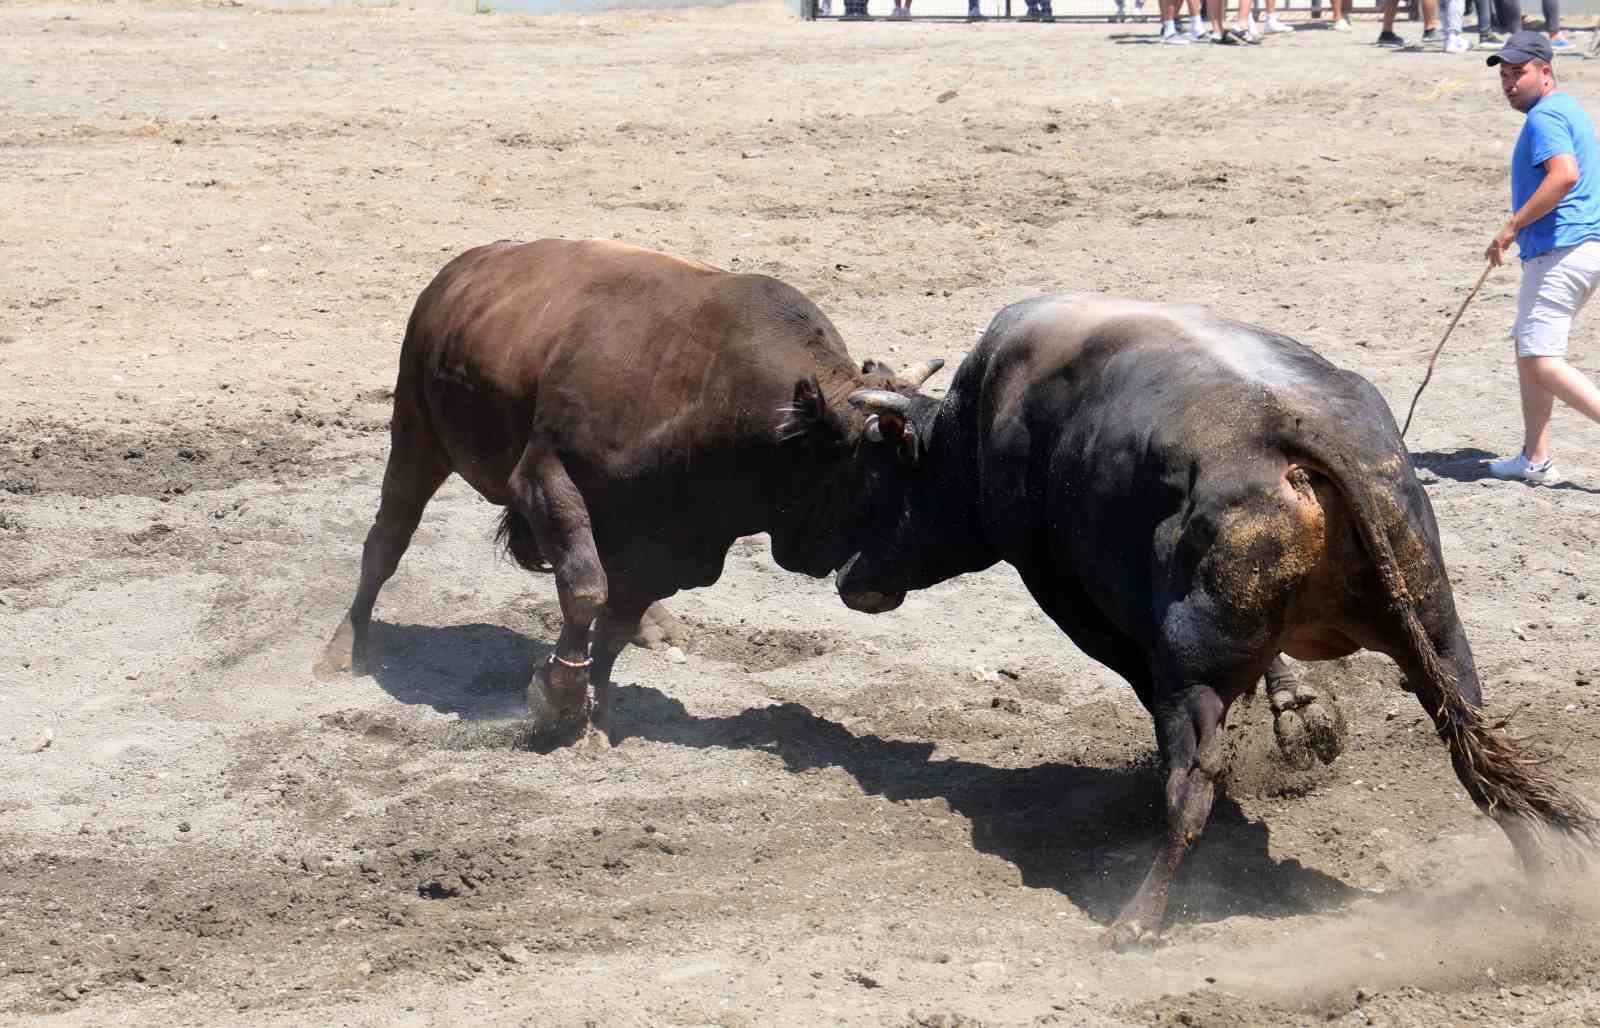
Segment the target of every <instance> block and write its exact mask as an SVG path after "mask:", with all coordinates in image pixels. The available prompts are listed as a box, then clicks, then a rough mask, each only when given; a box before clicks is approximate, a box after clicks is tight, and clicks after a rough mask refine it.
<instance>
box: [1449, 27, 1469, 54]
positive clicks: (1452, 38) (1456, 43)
mask: <svg viewBox="0 0 1600 1028" xmlns="http://www.w3.org/2000/svg"><path fill="white" fill-rule="evenodd" d="M1471 49H1472V44H1471V43H1469V42H1467V37H1466V36H1463V35H1462V34H1461V33H1459V32H1450V33H1446V34H1445V37H1444V52H1445V53H1447V54H1464V53H1467V52H1469V51H1470V50H1471Z"/></svg>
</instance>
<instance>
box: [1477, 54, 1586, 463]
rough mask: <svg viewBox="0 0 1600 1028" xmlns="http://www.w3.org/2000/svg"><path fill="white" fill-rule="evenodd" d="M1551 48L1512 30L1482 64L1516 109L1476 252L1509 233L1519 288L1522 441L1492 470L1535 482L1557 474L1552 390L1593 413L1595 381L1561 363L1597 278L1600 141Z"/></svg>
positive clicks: (1515, 328)
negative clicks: (1492, 209)
mask: <svg viewBox="0 0 1600 1028" xmlns="http://www.w3.org/2000/svg"><path fill="white" fill-rule="evenodd" d="M1552 57H1553V53H1552V51H1551V49H1550V41H1549V40H1548V39H1546V38H1545V36H1544V34H1543V33H1542V32H1514V33H1512V34H1511V38H1510V39H1509V40H1507V41H1506V44H1505V46H1503V47H1501V48H1500V50H1499V52H1498V53H1496V54H1495V55H1494V56H1492V57H1490V58H1489V66H1490V67H1494V66H1495V65H1499V66H1500V89H1501V91H1502V92H1503V93H1505V97H1506V101H1507V102H1508V103H1509V104H1511V106H1512V107H1513V108H1515V109H1516V110H1518V111H1521V112H1522V113H1523V115H1524V116H1525V120H1524V121H1523V123H1522V132H1521V133H1520V134H1519V135H1518V136H1517V145H1516V148H1515V149H1514V150H1513V151H1512V153H1511V204H1512V209H1513V211H1514V213H1513V214H1512V215H1511V220H1510V221H1507V222H1506V223H1505V225H1504V226H1503V227H1502V228H1501V229H1500V231H1499V232H1496V233H1495V236H1494V239H1493V241H1492V242H1490V243H1489V249H1488V250H1487V251H1486V254H1485V256H1487V257H1488V259H1489V262H1490V263H1491V264H1494V265H1495V266H1497V267H1498V266H1499V265H1500V263H1501V262H1502V261H1504V259H1505V253H1506V248H1507V247H1509V246H1510V245H1511V243H1512V241H1513V240H1515V242H1516V244H1517V253H1518V256H1520V257H1521V258H1522V288H1521V289H1520V290H1519V291H1518V293H1517V319H1516V322H1515V323H1514V324H1513V325H1512V328H1511V337H1512V338H1513V339H1514V340H1516V344H1517V385H1518V389H1519V391H1520V393H1521V395H1522V432H1523V434H1522V450H1521V452H1519V453H1518V454H1517V455H1516V456H1514V457H1501V458H1499V459H1497V460H1491V461H1490V462H1489V473H1490V474H1492V475H1494V476H1495V477H1496V478H1520V479H1522V480H1523V481H1525V482H1531V483H1533V484H1535V485H1553V484H1555V483H1556V482H1559V481H1561V476H1560V475H1559V474H1558V473H1557V472H1556V467H1555V463H1554V461H1552V460H1551V458H1550V414H1551V411H1552V409H1553V408H1554V405H1555V400H1556V399H1557V398H1559V399H1561V400H1563V401H1564V402H1566V403H1567V404H1569V405H1570V406H1572V407H1574V408H1576V409H1577V410H1579V411H1580V412H1582V413H1584V414H1587V415H1588V416H1589V417H1590V418H1593V419H1594V420H1595V421H1600V388H1596V387H1595V384H1594V383H1593V382H1591V381H1589V379H1588V377H1587V376H1585V375H1584V374H1583V372H1581V371H1579V370H1578V369H1577V368H1574V367H1573V366H1572V365H1570V364H1568V363H1567V361H1566V354H1567V337H1568V335H1570V334H1571V332H1572V319H1573V317H1574V316H1575V315H1576V314H1577V313H1578V312H1579V311H1580V310H1582V309H1583V305H1584V304H1585V303H1587V302H1588V301H1589V297H1590V296H1591V295H1593V293H1594V288H1595V285H1596V284H1597V283H1600V147H1597V146H1596V144H1595V135H1594V122H1592V121H1590V120H1589V115H1588V114H1587V113H1585V111H1584V109H1583V108H1582V107H1581V106H1579V104H1578V101H1576V100H1574V99H1573V98H1572V97H1571V96H1569V95H1568V94H1566V93H1563V92H1560V91H1559V90H1558V89H1557V88H1556V76H1555V69H1554V68H1552V67H1551V66H1550V61H1551V58H1552Z"/></svg>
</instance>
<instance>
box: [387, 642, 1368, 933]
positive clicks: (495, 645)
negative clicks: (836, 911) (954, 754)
mask: <svg viewBox="0 0 1600 1028" xmlns="http://www.w3.org/2000/svg"><path fill="white" fill-rule="evenodd" d="M373 632H374V638H373V642H374V644H375V645H377V646H379V647H381V649H380V650H379V653H380V654H381V656H380V665H379V666H378V667H377V669H376V670H375V672H374V677H375V678H376V679H377V681H378V683H379V684H380V685H381V686H382V687H383V688H384V689H385V690H386V691H388V692H389V694H390V695H392V696H394V697H395V698H396V699H397V700H400V701H402V702H404V703H414V704H415V703H420V704H426V705H428V706H431V707H432V708H433V709H435V710H438V711H441V712H444V713H454V714H458V715H460V716H461V718H462V719H463V720H464V721H473V722H479V723H480V724H479V725H478V726H472V725H462V726H461V727H462V729H463V730H465V731H472V730H474V728H475V727H476V731H477V732H478V735H477V740H478V741H477V743H476V745H479V746H499V745H513V746H514V745H518V744H519V742H521V741H524V740H525V730H524V729H521V728H519V725H520V724H521V723H520V722H517V721H515V720H513V721H509V722H503V724H504V726H505V727H504V728H497V727H495V726H492V725H490V724H488V723H487V722H489V721H490V720H492V719H506V718H512V719H515V718H518V717H520V715H521V714H522V712H523V709H524V706H523V705H524V702H525V689H526V686H525V683H526V681H527V676H528V672H529V669H530V668H531V667H532V661H533V660H535V659H542V658H543V655H544V654H545V653H547V652H548V651H549V644H547V643H541V642H536V641H534V640H532V639H529V638H527V637H525V636H523V635H521V634H519V633H517V632H514V631H511V630H510V629H507V628H502V627H499V626H496V625H488V624H471V625H461V626H456V627H449V628H429V627H423V626H417V625H404V626H403V625H381V624H379V623H376V622H375V623H374V624H373ZM626 661H627V655H626V654H624V656H623V662H622V668H623V672H624V674H626ZM614 696H615V698H614V704H615V717H616V727H617V729H618V731H619V734H620V735H621V737H622V738H630V737H638V738H641V739H648V740H650V741H652V742H658V743H665V744H668V745H674V746H689V747H694V748H696V749H709V748H718V749H756V750H762V751H764V752H767V753H770V754H773V755H774V756H776V757H778V758H779V759H781V760H782V761H783V763H784V766H785V767H786V768H787V769H788V770H790V771H792V772H795V773H800V772H804V771H807V770H810V769H813V768H825V767H837V768H840V769H841V770H843V771H845V772H846V773H848V774H849V775H851V776H852V777H853V778H854V779H855V780H856V782H857V783H859V785H860V787H861V789H862V790H863V791H864V792H866V793H868V794H870V795H878V796H884V797H886V798H888V799H890V800H894V801H903V800H919V799H935V798H936V799H942V800H944V801H945V802H946V803H948V804H949V806H950V809H951V810H953V811H954V812H956V813H958V814H960V815H961V816H963V817H965V818H967V819H968V821H969V822H970V823H971V832H972V844H973V846H974V847H975V848H976V849H977V850H979V851H980V852H983V853H989V854H994V855H996V856H999V857H1001V858H1003V859H1005V860H1007V861H1009V862H1010V863H1012V864H1013V865H1014V866H1015V867H1016V868H1017V869H1018V871H1019V872H1021V875H1022V881H1023V883H1024V884H1025V885H1028V886H1030V887H1033V888H1046V889H1054V890H1056V891H1057V892H1059V893H1061V894H1063V895H1065V896H1066V897H1067V898H1068V899H1070V900H1071V901H1072V903H1073V904H1075V905H1076V906H1078V907H1079V908H1080V909H1082V910H1084V911H1085V912H1086V913H1088V914H1089V916H1091V917H1093V918H1094V919H1096V920H1097V921H1100V922H1102V923H1109V922H1110V921H1111V920H1112V919H1113V918H1114V917H1115V916H1116V914H1117V912H1118V910H1119V909H1120V908H1121V906H1122V904H1123V903H1124V902H1126V901H1127V899H1128V898H1129V897H1131V896H1132V895H1133V893H1134V891H1135V890H1136V889H1137V888H1138V885H1139V882H1140V881H1141V880H1142V878H1143V877H1144V875H1145V873H1146V872H1147V871H1148V870H1149V867H1150V862H1151V860H1152V859H1153V858H1154V854H1155V848H1156V844H1157V841H1158V839H1159V838H1160V835H1161V832H1162V829H1163V826H1164V815H1163V810H1162V787H1161V780H1160V776H1159V774H1158V773H1157V772H1156V770H1155V769H1154V767H1152V766H1137V767H1120V768H1106V767H1094V766H1079V765H1074V764H1058V763H1051V764H1041V765H1038V766H1035V767H1029V768H996V767H992V766H990V765H987V764H982V763H974V762H971V761H965V760H945V759H934V758H933V750H934V744H933V743H929V742H902V741H896V740H891V739H883V738H880V737H878V736H876V735H863V736H855V735H852V734H851V733H850V732H849V731H848V730H846V729H845V728H844V726H843V725H840V724H838V723H837V722H834V721H830V720H828V719H826V718H821V717H818V716H817V715H816V714H814V713H812V712H811V711H810V710H809V709H807V708H806V707H804V706H802V705H800V704H798V703H783V704H778V705H775V706H769V707H760V708H752V709H749V710H745V711H742V712H740V713H738V714H734V715H729V716H723V717H697V716H695V715H693V714H691V713H689V712H688V711H687V710H686V709H685V708H684V706H683V705H682V704H681V703H679V702H678V701H677V700H675V699H673V698H672V697H670V696H668V695H666V694H665V693H663V692H661V691H660V690H658V689H655V688H652V687H651V686H648V685H639V684H634V685H619V686H617V687H616V690H615V694H614ZM449 744H450V743H449V742H448V741H446V745H449ZM530 759H536V758H530ZM602 759H603V758H602ZM1268 835H1269V832H1268V829H1267V826H1266V825H1265V824H1263V823H1261V822H1259V821H1253V820H1251V819H1250V818H1248V817H1246V816H1245V815H1244V812H1243V811H1242V810H1241V809H1240V808H1239V806H1238V804H1237V803H1235V802H1234V801H1233V800H1231V799H1229V798H1227V797H1226V796H1223V797H1220V798H1219V799H1218V801H1217V804H1216V808H1215V809H1214V810H1213V812H1212V815H1211V821H1210V823H1209V825H1208V827H1207V829H1206V833H1205V835H1204V836H1203V837H1202V839H1201V841H1200V842H1199V844H1198V845H1197V846H1196V847H1195V849H1194V850H1193V851H1192V852H1191V853H1190V855H1189V857H1188V858H1187V859H1186V860H1185V862H1184V864H1183V867H1182V869H1181V871H1180V873H1179V876H1178V881H1177V884H1176V887H1175V889H1174V892H1173V897H1172V907H1171V911H1170V913H1169V915H1168V923H1169V924H1172V923H1183V922H1207V921H1215V920H1219V919H1221V918H1225V917H1232V916H1237V915H1241V914H1242V915H1249V916H1252V917H1263V918H1273V917H1290V916H1296V915H1303V914H1306V913H1310V912H1314V911H1317V910H1323V909H1327V908H1330V907H1334V906H1337V905H1340V904H1342V903H1344V902H1346V901H1348V900H1350V899H1353V898H1355V897H1357V896H1359V895H1362V893H1361V892H1360V890H1357V889H1354V888H1351V887H1350V886H1348V885H1346V884H1344V883H1343V882H1341V881H1339V880H1338V879H1336V878H1333V877H1331V876H1329V875H1326V874H1323V873H1322V872H1320V871H1317V870H1315V869H1312V868H1307V867H1303V866H1301V864H1300V863H1299V862H1298V861H1296V860H1294V859H1287V860H1276V859H1274V858H1273V857H1272V856H1271V854H1270V852H1269V849H1268V845H1267V842H1268Z"/></svg>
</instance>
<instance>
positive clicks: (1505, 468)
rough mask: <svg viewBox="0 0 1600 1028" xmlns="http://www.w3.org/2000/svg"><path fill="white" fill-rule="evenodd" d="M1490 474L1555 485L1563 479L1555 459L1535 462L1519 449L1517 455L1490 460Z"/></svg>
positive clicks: (1532, 482) (1496, 476) (1531, 482)
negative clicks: (1541, 462) (1557, 469)
mask: <svg viewBox="0 0 1600 1028" xmlns="http://www.w3.org/2000/svg"><path fill="white" fill-rule="evenodd" d="M1489 474H1491V475H1493V476H1494V477H1495V478H1504V479H1513V480H1514V479H1521V480H1522V481H1524V482H1528V483H1530V484H1532V485H1555V484H1556V483H1558V482H1560V481H1561V474H1560V472H1558V471H1556V463H1555V461H1553V460H1549V459H1546V460H1545V462H1544V463H1543V464H1535V463H1534V462H1533V461H1531V460H1529V459H1528V458H1527V457H1526V456H1524V455H1523V453H1522V451H1521V450H1518V451H1517V455H1516V456H1515V457H1498V458H1496V459H1494V460H1492V461H1489Z"/></svg>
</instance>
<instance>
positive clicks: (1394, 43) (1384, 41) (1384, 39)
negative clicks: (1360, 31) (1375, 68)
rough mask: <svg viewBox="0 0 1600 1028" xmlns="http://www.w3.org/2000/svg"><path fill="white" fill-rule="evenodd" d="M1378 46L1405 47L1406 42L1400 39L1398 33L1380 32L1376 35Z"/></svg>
mask: <svg viewBox="0 0 1600 1028" xmlns="http://www.w3.org/2000/svg"><path fill="white" fill-rule="evenodd" d="M1378 45H1379V46H1388V47H1401V46H1405V45H1406V41H1405V40H1404V39H1401V38H1400V36H1399V34H1398V33H1394V32H1380V33H1378Z"/></svg>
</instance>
